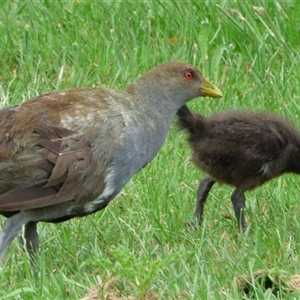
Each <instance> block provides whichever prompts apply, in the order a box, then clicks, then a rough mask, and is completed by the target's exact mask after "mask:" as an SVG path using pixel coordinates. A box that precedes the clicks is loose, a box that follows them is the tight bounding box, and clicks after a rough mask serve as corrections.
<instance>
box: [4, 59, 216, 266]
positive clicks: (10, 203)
mask: <svg viewBox="0 0 300 300" xmlns="http://www.w3.org/2000/svg"><path fill="white" fill-rule="evenodd" d="M198 96H203V97H205V96H209V97H214V98H219V97H222V94H221V92H220V91H219V89H218V88H217V87H215V86H214V85H213V84H212V83H210V82H209V81H208V80H207V79H205V78H204V77H203V76H202V74H201V72H200V71H199V70H198V69H197V68H195V67H194V66H192V65H190V64H187V63H183V62H168V63H164V64H162V65H159V66H157V67H155V68H153V69H152V70H150V71H148V72H147V73H146V74H144V75H143V76H141V77H140V78H139V79H137V80H136V81H135V82H134V83H132V84H130V85H128V86H127V88H126V90H125V91H116V90H112V89H104V88H75V89H69V90H63V91H54V92H50V93H47V94H44V95H41V96H38V97H36V98H33V99H30V100H28V101H26V102H24V103H23V104H21V105H18V106H14V107H8V108H4V109H2V110H0V128H1V132H0V214H2V215H4V216H5V217H7V218H8V219H7V221H6V222H5V225H4V228H3V231H2V233H1V235H0V260H1V259H3V257H4V255H5V253H6V251H7V248H8V246H9V245H10V243H11V242H12V240H13V239H14V238H15V237H16V236H17V234H18V233H19V232H20V230H21V229H22V226H23V225H25V242H26V247H27V250H28V251H29V253H30V254H32V253H33V252H34V250H36V249H37V248H38V246H39V239H38V234H37V228H36V227H37V222H39V221H44V222H54V223H57V222H63V221H66V220H69V219H71V218H73V217H78V216H80V217H81V216H86V215H89V214H91V213H94V212H96V211H98V210H100V209H103V208H104V207H106V206H107V204H108V203H109V202H110V201H111V200H112V199H113V198H114V197H115V196H116V195H117V194H118V193H119V192H120V191H121V189H122V188H123V187H124V185H125V184H126V183H127V182H128V181H129V180H130V178H131V177H132V176H133V175H134V174H135V173H136V172H138V171H139V170H140V169H141V168H143V167H145V166H146V165H147V164H148V163H149V162H150V161H151V160H152V159H153V157H154V156H155V155H156V154H157V152H158V151H159V149H160V148H161V146H162V144H163V142H164V140H165V138H166V135H167V133H168V129H169V127H170V125H171V122H172V119H173V117H174V116H175V114H176V112H177V110H178V109H179V108H180V107H181V106H182V105H183V104H185V103H186V102H187V101H189V100H191V99H193V98H196V97H198Z"/></svg>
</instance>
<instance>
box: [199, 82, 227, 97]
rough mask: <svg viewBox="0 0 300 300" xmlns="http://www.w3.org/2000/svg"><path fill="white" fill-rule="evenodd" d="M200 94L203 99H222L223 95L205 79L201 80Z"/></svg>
mask: <svg viewBox="0 0 300 300" xmlns="http://www.w3.org/2000/svg"><path fill="white" fill-rule="evenodd" d="M200 91H201V94H202V96H203V97H212V98H222V97H223V95H222V93H221V91H220V90H219V89H218V88H217V87H216V86H215V85H213V84H212V83H211V82H210V81H208V80H207V79H206V78H203V80H202V86H201V88H200Z"/></svg>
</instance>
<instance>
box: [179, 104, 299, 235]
mask: <svg viewBox="0 0 300 300" xmlns="http://www.w3.org/2000/svg"><path fill="white" fill-rule="evenodd" d="M177 114H178V116H179V125H180V127H181V128H184V129H186V130H187V131H188V135H189V138H188V141H189V144H190V146H191V148H192V150H193V162H194V163H195V165H196V166H197V167H198V168H200V169H201V170H202V171H203V172H205V173H207V174H208V175H209V177H207V178H205V179H203V180H202V181H200V184H199V187H198V192H197V202H196V209H195V212H194V221H196V224H197V223H198V225H201V221H202V218H203V209H204V204H205V201H206V199H207V196H208V194H209V191H210V189H211V187H212V186H213V184H214V183H215V182H220V183H225V184H228V185H231V186H233V187H235V190H234V192H233V193H232V195H231V201H232V204H233V209H234V212H235V216H236V219H237V221H238V225H239V227H242V229H243V230H246V228H247V223H246V220H245V215H244V208H245V201H246V198H245V195H244V193H245V191H247V190H251V189H254V188H256V187H257V186H260V185H262V184H263V183H265V182H266V181H268V180H270V179H272V178H275V177H278V176H280V175H282V174H283V173H287V172H291V173H296V174H300V133H299V132H298V131H296V130H295V129H294V128H293V126H292V125H291V124H289V123H288V122H287V121H285V120H284V119H282V118H280V117H278V116H276V115H273V114H268V113H255V112H250V111H230V112H221V113H218V114H215V115H213V116H211V117H209V118H205V117H204V116H202V115H200V114H193V113H191V111H190V110H189V109H188V108H187V106H186V105H184V106H182V107H181V108H180V109H179V111H178V112H177ZM192 224H194V223H192Z"/></svg>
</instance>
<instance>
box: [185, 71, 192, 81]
mask: <svg viewBox="0 0 300 300" xmlns="http://www.w3.org/2000/svg"><path fill="white" fill-rule="evenodd" d="M184 77H185V78H186V79H192V78H193V73H192V72H191V71H186V72H185V73H184Z"/></svg>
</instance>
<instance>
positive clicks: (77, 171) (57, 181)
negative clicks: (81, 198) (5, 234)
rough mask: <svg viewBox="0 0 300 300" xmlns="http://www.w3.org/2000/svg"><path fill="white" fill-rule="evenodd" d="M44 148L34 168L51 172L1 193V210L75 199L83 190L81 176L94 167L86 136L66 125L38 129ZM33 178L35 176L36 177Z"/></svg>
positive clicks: (52, 203) (14, 209) (48, 204)
mask: <svg viewBox="0 0 300 300" xmlns="http://www.w3.org/2000/svg"><path fill="white" fill-rule="evenodd" d="M35 132H36V133H37V134H39V135H40V139H39V141H38V145H39V147H41V149H40V152H39V154H38V155H39V156H41V159H39V160H37V163H36V165H35V167H38V168H40V169H43V170H44V171H46V172H48V173H49V176H48V178H47V179H45V180H42V181H40V182H36V183H34V184H33V185H30V186H25V187H22V188H18V189H14V190H11V191H9V192H6V193H4V194H2V195H0V211H19V210H26V209H35V208H40V207H46V206H51V205H55V204H59V203H63V202H66V201H72V200H74V199H75V198H76V194H78V193H80V194H82V192H83V191H82V189H84V187H83V185H82V184H81V179H82V177H83V176H84V170H85V169H91V166H92V165H93V163H92V153H91V147H90V146H89V145H88V144H87V143H86V141H85V140H84V138H83V137H82V136H80V135H78V134H76V133H74V132H72V131H70V130H68V129H66V128H63V127H60V126H53V125H47V126H42V127H40V128H36V129H35ZM33 180H34V178H33Z"/></svg>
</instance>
